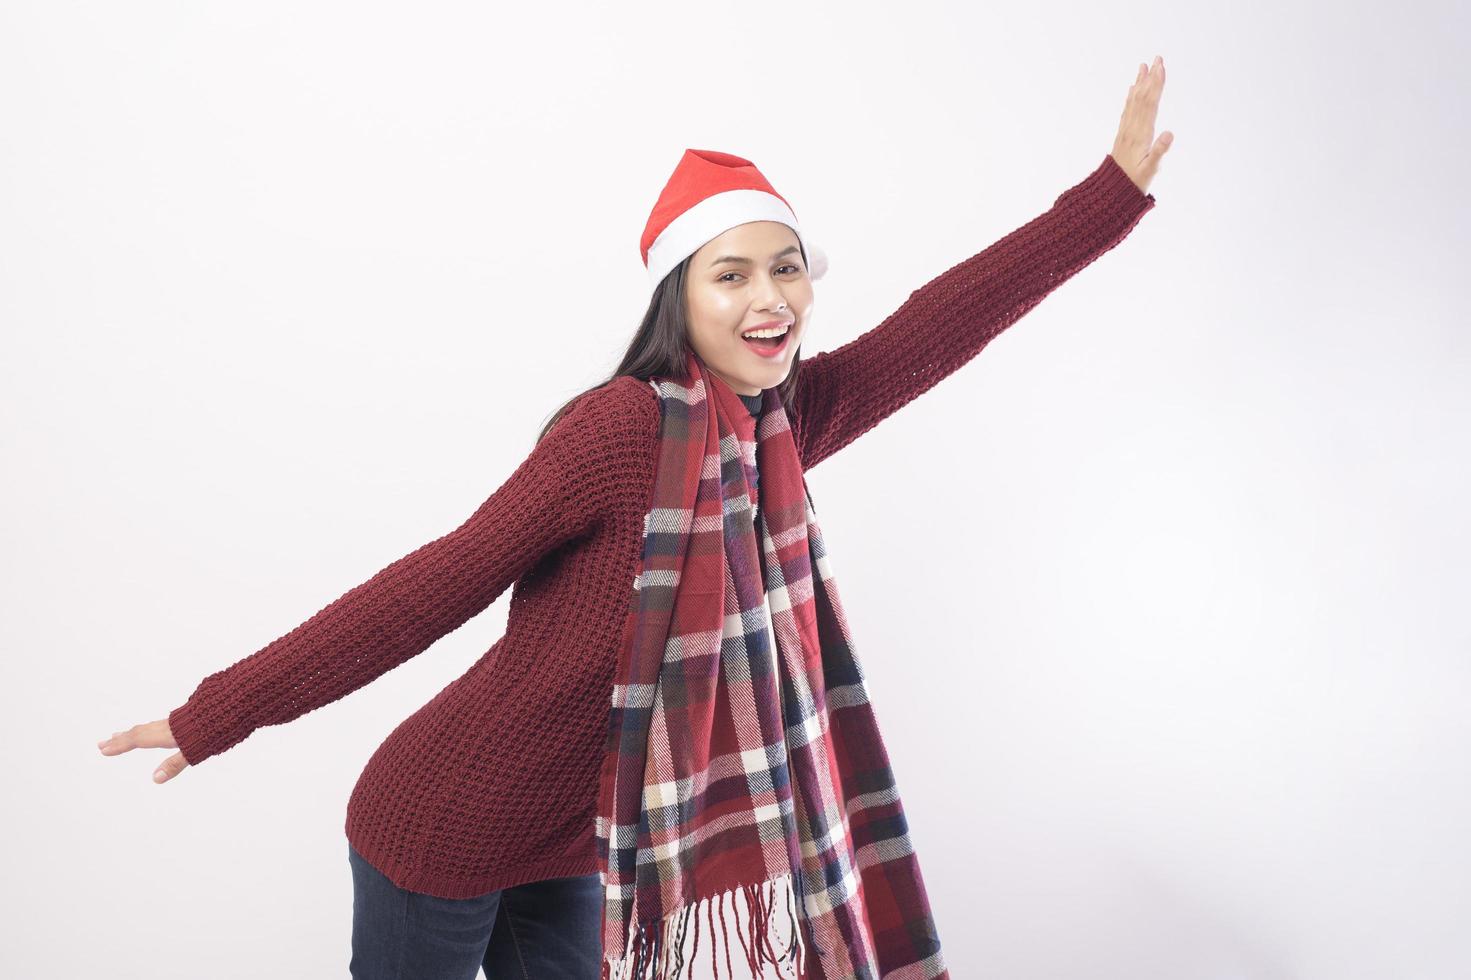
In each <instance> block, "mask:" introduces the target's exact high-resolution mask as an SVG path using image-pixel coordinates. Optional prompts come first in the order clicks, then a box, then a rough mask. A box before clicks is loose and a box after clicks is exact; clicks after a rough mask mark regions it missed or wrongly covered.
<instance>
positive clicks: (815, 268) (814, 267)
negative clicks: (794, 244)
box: [804, 242, 827, 279]
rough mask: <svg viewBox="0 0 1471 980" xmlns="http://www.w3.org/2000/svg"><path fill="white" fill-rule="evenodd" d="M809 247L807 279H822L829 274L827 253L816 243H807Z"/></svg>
mask: <svg viewBox="0 0 1471 980" xmlns="http://www.w3.org/2000/svg"><path fill="white" fill-rule="evenodd" d="M804 244H805V245H806V246H807V277H808V278H809V279H821V278H822V277H823V276H824V275H826V274H827V253H826V252H824V251H823V250H822V249H821V248H820V247H818V245H817V243H816V242H805V243H804Z"/></svg>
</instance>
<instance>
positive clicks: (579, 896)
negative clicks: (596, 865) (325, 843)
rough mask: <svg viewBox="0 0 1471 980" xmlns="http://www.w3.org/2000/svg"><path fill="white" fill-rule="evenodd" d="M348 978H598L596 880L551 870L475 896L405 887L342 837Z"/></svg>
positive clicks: (599, 894)
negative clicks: (347, 880) (347, 881)
mask: <svg viewBox="0 0 1471 980" xmlns="http://www.w3.org/2000/svg"><path fill="white" fill-rule="evenodd" d="M347 850H348V861H349V863H350V864H351V866H352V885H353V897H352V961H351V963H350V964H349V966H348V970H349V972H350V973H351V974H352V977H353V980H475V978H476V977H477V976H479V974H480V970H481V968H482V967H483V968H484V970H485V976H486V980H598V977H599V974H600V972H601V967H602V962H601V953H602V949H601V938H602V937H601V935H600V934H599V930H600V928H601V926H602V911H603V910H602V902H603V893H602V886H601V884H600V883H599V880H598V876H597V875H596V874H591V875H582V876H576V877H568V878H549V879H547V880H545V881H534V882H528V883H526V884H522V885H516V886H513V887H511V888H505V889H501V890H499V891H493V892H490V893H488V894H485V895H480V896H477V897H475V898H436V897H434V896H433V895H424V894H421V893H419V892H410V891H405V890H404V889H402V888H399V887H398V886H397V885H395V884H394V883H393V882H392V881H390V880H389V879H388V877H387V876H386V875H384V874H383V873H382V872H381V871H379V870H378V869H377V868H375V867H373V866H372V865H371V864H369V863H368V862H367V860H366V859H364V858H363V856H362V855H361V854H359V853H358V852H357V850H356V849H355V848H353V847H352V845H350V844H349V845H348V849H347Z"/></svg>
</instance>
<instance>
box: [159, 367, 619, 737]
mask: <svg viewBox="0 0 1471 980" xmlns="http://www.w3.org/2000/svg"><path fill="white" fill-rule="evenodd" d="M603 394H604V393H603V392H602V391H596V392H593V393H592V394H590V395H588V396H586V397H585V398H584V399H583V400H582V401H581V402H579V403H578V404H577V405H575V406H574V407H573V408H572V409H571V410H569V411H568V412H567V413H566V414H565V415H563V417H562V418H561V419H559V420H558V422H557V424H556V425H555V426H553V428H552V430H551V431H550V432H548V433H547V435H546V437H545V438H543V439H542V440H541V442H540V443H538V444H537V445H536V447H535V448H534V449H533V450H532V452H531V454H530V455H529V456H528V457H527V458H526V459H525V460H524V461H523V462H522V463H521V465H520V466H519V467H517V469H516V470H515V471H514V472H513V473H512V474H511V475H510V477H509V478H508V479H507V480H506V481H505V483H503V484H502V485H501V487H500V488H499V489H497V490H496V491H495V493H493V494H491V496H490V497H489V498H488V499H487V500H486V501H485V502H484V503H482V504H481V505H480V506H479V508H477V509H476V511H475V512H474V513H473V514H471V515H470V517H469V518H468V519H466V520H465V522H464V523H463V524H461V525H460V526H459V527H457V528H455V529H454V530H453V531H450V532H449V533H448V534H445V535H444V536H443V537H440V538H438V539H436V540H434V541H431V542H429V543H428V544H425V545H423V546H422V547H420V548H418V549H416V550H414V551H412V552H410V553H409V554H407V555H405V556H403V557H402V558H399V559H398V560H397V561H394V562H393V563H392V564H390V565H388V566H387V567H386V568H384V569H383V570H382V571H380V572H378V573H377V574H376V575H374V576H373V577H372V578H370V579H368V580H367V581H366V582H363V583H362V584H361V585H358V586H357V587H355V588H353V589H351V590H350V591H348V592H347V593H346V594H344V595H343V596H341V597H340V598H338V599H337V600H336V601H334V602H332V603H331V604H330V605H328V606H326V607H325V608H323V609H321V610H320V611H318V612H317V613H316V614H315V615H313V616H312V617H311V618H310V619H308V620H306V622H304V623H302V624H301V625H300V626H297V627H296V628H295V629H293V630H292V631H291V632H289V633H287V634H286V635H284V636H282V637H280V638H279V639H277V640H275V641H273V642H272V643H270V644H268V645H267V646H265V647H264V648H263V649H261V650H259V651H257V652H256V653H253V654H251V655H250V656H248V657H246V658H244V659H243V660H240V661H238V662H237V663H235V664H234V665H232V666H230V667H227V668H226V669H224V670H221V671H218V672H216V673H213V674H210V675H209V676H208V677H205V678H204V680H203V681H201V682H200V683H199V686H198V687H197V688H196V689H195V691H194V693H193V694H191V695H190V697H189V699H188V700H187V701H186V702H185V703H184V704H182V705H180V706H179V707H177V708H175V709H174V710H173V711H172V712H170V713H169V716H168V725H169V729H170V730H171V731H172V733H173V736H174V738H175V739H176V740H177V743H178V748H179V750H180V751H181V752H182V753H183V755H184V759H185V761H186V763H188V764H198V763H199V762H202V761H203V760H205V759H207V758H209V757H210V756H212V755H216V754H218V753H220V752H223V751H225V750H226V749H228V748H230V747H231V746H233V745H235V744H236V743H238V742H240V741H241V740H243V739H244V738H245V737H246V736H248V735H249V734H250V733H251V732H253V731H255V730H256V729H257V728H261V727H263V726H265V725H280V724H284V723H286V722H288V721H291V720H293V719H295V718H297V717H300V716H301V715H303V714H305V713H306V712H308V711H311V710H313V709H315V708H318V707H321V706H323V705H325V704H329V703H330V702H333V701H336V700H338V699H339V698H341V697H343V696H345V695H347V694H349V693H351V692H352V691H355V690H357V689H358V688H360V687H362V686H364V685H365V684H367V683H369V682H370V681H372V680H374V679H376V678H377V677H379V676H381V675H382V674H384V673H386V672H387V671H389V670H392V669H393V668H394V667H396V666H398V665H399V664H401V663H403V662H404V661H406V660H408V659H410V658H411V657H414V656H415V655H417V654H419V653H421V652H423V651H424V650H426V649H428V648H429V647H430V646H432V645H433V644H434V642H435V641H436V640H438V639H439V638H440V637H442V636H444V635H446V634H447V633H450V632H452V631H453V630H455V629H458V628H459V627H460V626H461V625H463V624H464V623H465V622H466V621H467V620H469V619H470V618H471V617H473V616H475V615H476V614H478V613H480V612H481V611H483V610H484V609H485V608H486V607H487V606H489V605H490V604H491V603H492V602H494V601H495V599H496V597H498V596H499V595H500V594H501V593H502V592H503V591H504V590H505V589H506V588H507V586H509V585H510V584H511V583H512V582H514V581H515V580H516V579H518V578H520V577H521V575H523V574H524V573H525V572H526V571H528V570H529V569H530V568H532V567H533V566H534V565H535V563H536V562H537V561H538V560H539V559H540V558H541V557H542V556H543V555H545V554H546V553H548V552H549V551H551V550H553V549H555V548H556V547H558V546H559V545H561V544H563V543H565V542H567V541H570V540H572V539H574V538H576V537H578V536H580V535H582V534H583V533H585V532H586V531H588V530H590V529H591V528H592V527H593V526H594V524H595V523H596V522H597V521H598V520H599V519H600V517H601V514H602V513H603V512H604V508H603V506H602V497H601V494H603V493H604V489H603V488H605V487H606V486H607V485H608V481H607V480H606V479H604V477H606V476H607V474H606V473H602V474H600V473H599V472H598V467H599V463H598V462H597V461H598V460H599V459H600V458H601V457H607V456H609V454H608V453H606V452H602V453H600V452H599V450H598V446H599V443H600V439H599V437H600V436H601V435H602V432H601V430H600V429H599V428H598V426H597V425H596V424H590V423H589V420H590V419H593V420H594V422H595V418H594V415H593V413H594V412H599V411H601V412H606V408H598V407H597V406H593V405H589V404H586V403H588V402H592V401H594V400H597V399H599V398H600V397H601V396H602V395H603ZM619 411H622V409H619ZM606 462H607V465H618V463H617V461H616V460H612V459H609V460H607V461H606Z"/></svg>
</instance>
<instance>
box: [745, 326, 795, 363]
mask: <svg viewBox="0 0 1471 980" xmlns="http://www.w3.org/2000/svg"><path fill="white" fill-rule="evenodd" d="M777 331H780V332H779V333H778V332H777ZM758 332H759V333H762V334H770V333H776V334H777V335H776V336H774V337H752V336H748V335H742V337H741V339H742V340H743V341H745V343H746V346H747V347H749V348H751V350H753V351H755V352H756V353H757V354H760V355H761V356H762V357H775V356H776V355H777V354H780V353H781V352H782V351H783V350H785V349H786V346H787V339H788V338H789V337H790V336H791V335H792V330H791V327H786V328H781V327H778V328H777V329H776V330H761V331H758Z"/></svg>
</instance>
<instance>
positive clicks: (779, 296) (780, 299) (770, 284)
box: [761, 277, 787, 313]
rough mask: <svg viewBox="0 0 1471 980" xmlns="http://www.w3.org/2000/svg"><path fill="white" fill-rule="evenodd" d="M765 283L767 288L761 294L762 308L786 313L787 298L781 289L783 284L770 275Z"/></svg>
mask: <svg viewBox="0 0 1471 980" xmlns="http://www.w3.org/2000/svg"><path fill="white" fill-rule="evenodd" d="M765 283H766V289H765V291H764V292H762V294H761V304H762V305H761V309H763V310H768V311H770V312H772V313H785V312H786V309H787V298H786V296H785V294H783V293H782V291H781V284H780V283H778V282H777V281H776V280H775V279H772V278H770V277H768V278H767V279H766V280H765Z"/></svg>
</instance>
